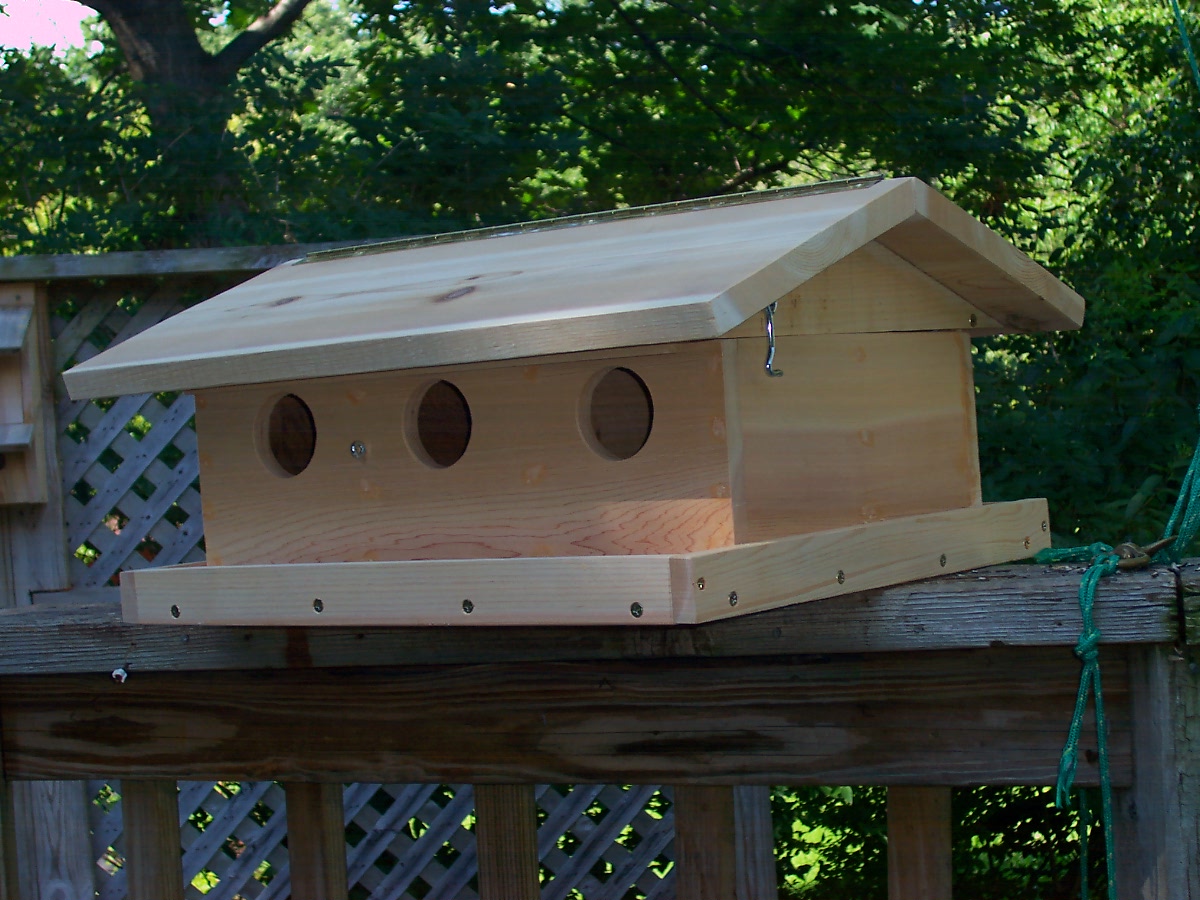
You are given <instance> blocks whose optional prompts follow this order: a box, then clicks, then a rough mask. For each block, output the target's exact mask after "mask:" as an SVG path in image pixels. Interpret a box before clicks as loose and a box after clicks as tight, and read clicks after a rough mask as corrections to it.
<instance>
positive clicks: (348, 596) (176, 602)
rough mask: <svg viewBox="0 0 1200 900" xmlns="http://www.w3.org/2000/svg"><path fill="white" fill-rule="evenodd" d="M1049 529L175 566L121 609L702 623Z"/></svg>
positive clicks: (999, 511)
mask: <svg viewBox="0 0 1200 900" xmlns="http://www.w3.org/2000/svg"><path fill="white" fill-rule="evenodd" d="M1046 521H1047V514H1046V504H1045V501H1044V500H1021V501H1016V502H1014V503H997V504H988V505H987V506H979V507H971V508H968V509H959V510H950V511H949V512H942V513H930V514H928V515H923V516H909V517H904V518H899V519H889V520H885V521H882V522H872V523H870V524H866V525H855V526H853V527H850V528H842V529H834V530H831V531H826V532H819V533H816V534H808V535H800V536H797V537H791V538H781V539H779V540H777V541H768V542H764V543H757V544H746V545H739V546H736V547H731V548H727V549H725V550H714V551H706V552H701V553H692V554H681V555H678V556H658V555H655V556H584V557H549V558H541V559H539V558H518V559H498V560H481V559H463V560H411V561H407V562H373V563H307V564H306V563H298V564H293V565H262V566H252V565H251V566H213V565H202V564H189V565H182V566H165V567H162V568H156V569H155V568H152V569H143V570H139V571H133V572H126V573H124V574H123V575H122V579H121V583H122V609H123V611H124V614H125V617H126V619H128V620H129V621H130V622H140V623H146V624H153V623H157V624H172V623H179V624H220V625H266V624H274V625H466V626H472V627H474V626H479V625H559V624H578V625H634V626H638V625H662V624H666V623H669V622H675V623H684V624H693V623H696V622H706V621H710V620H712V619H720V618H728V617H729V616H733V615H739V614H744V613H750V612H755V611H759V610H765V609H772V608H775V607H778V606H783V605H786V604H790V603H798V602H804V601H808V600H816V599H821V598H826V597H831V596H836V595H838V594H842V593H846V592H848V591H855V590H866V589H870V588H876V587H882V586H884V585H886V584H893V583H897V582H902V581H910V580H913V579H917V578H922V577H929V576H931V575H933V574H935V573H938V572H947V571H962V570H966V569H970V568H974V567H977V566H985V565H990V564H994V563H998V562H1007V561H1009V560H1013V559H1020V558H1022V557H1025V556H1028V555H1029V554H1030V553H1034V552H1037V550H1038V549H1040V548H1041V547H1043V546H1046V545H1047V544H1048V542H1049V531H1048V527H1047V529H1046V530H1043V529H1042V523H1044V522H1046ZM943 557H944V561H943ZM839 572H840V573H841V575H840V576H839V575H838V573H839ZM733 594H736V598H735V597H732V596H731V595H733ZM735 599H736V601H737V602H734V600H735ZM634 604H637V606H636V607H635V606H634Z"/></svg>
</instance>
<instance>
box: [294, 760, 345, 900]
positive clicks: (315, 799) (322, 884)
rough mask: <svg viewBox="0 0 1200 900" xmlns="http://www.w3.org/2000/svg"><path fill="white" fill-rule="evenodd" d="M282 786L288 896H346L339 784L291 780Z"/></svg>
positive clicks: (327, 899)
mask: <svg viewBox="0 0 1200 900" xmlns="http://www.w3.org/2000/svg"><path fill="white" fill-rule="evenodd" d="M284 790H285V791H286V793H287V826H288V859H289V860H290V869H291V875H292V900H346V833H345V826H344V824H343V821H342V819H343V817H344V812H343V806H342V786H341V785H340V784H325V783H321V784H315V783H311V782H291V783H289V784H286V785H284Z"/></svg>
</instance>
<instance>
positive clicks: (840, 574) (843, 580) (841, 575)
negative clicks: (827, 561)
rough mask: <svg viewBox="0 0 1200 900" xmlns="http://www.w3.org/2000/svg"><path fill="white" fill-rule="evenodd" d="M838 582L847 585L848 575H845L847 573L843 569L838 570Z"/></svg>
mask: <svg viewBox="0 0 1200 900" xmlns="http://www.w3.org/2000/svg"><path fill="white" fill-rule="evenodd" d="M837 581H838V584H845V583H846V573H845V572H843V571H842V570H841V569H838V573H837Z"/></svg>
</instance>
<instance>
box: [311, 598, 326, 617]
mask: <svg viewBox="0 0 1200 900" xmlns="http://www.w3.org/2000/svg"><path fill="white" fill-rule="evenodd" d="M313 612H315V613H323V612H325V601H324V600H322V599H321V598H320V597H318V598H317V599H316V600H314V601H313Z"/></svg>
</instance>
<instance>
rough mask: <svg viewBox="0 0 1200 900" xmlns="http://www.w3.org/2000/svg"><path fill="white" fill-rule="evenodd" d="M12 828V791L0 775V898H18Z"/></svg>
mask: <svg viewBox="0 0 1200 900" xmlns="http://www.w3.org/2000/svg"><path fill="white" fill-rule="evenodd" d="M16 838H17V835H16V832H15V831H14V830H13V807H12V791H11V790H10V787H9V784H8V782H7V781H5V780H4V778H3V776H0V900H19V897H20V894H19V892H18V886H17V842H16Z"/></svg>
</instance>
